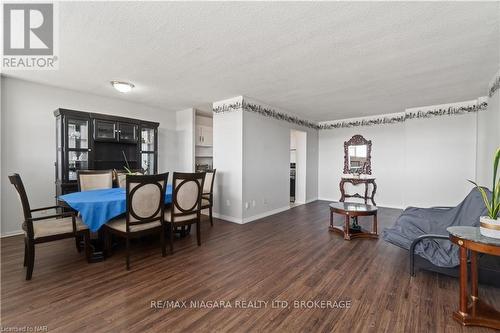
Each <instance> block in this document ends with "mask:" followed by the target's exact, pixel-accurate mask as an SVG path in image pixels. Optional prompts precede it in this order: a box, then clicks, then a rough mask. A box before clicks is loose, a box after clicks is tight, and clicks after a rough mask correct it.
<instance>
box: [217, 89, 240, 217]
mask: <svg viewBox="0 0 500 333" xmlns="http://www.w3.org/2000/svg"><path fill="white" fill-rule="evenodd" d="M234 100H241V98H236V99H231V100H227V101H221V102H219V103H214V107H216V106H217V105H218V104H222V103H225V102H228V103H230V102H231V101H234ZM213 129H214V132H213V135H214V136H213V141H214V142H213V154H214V155H213V158H214V168H216V169H217V174H216V176H215V182H214V207H213V212H214V216H217V217H219V218H222V219H224V220H227V221H231V222H237V223H241V221H242V218H243V211H242V202H243V111H241V110H239V111H232V112H227V113H223V114H214V118H213Z"/></svg>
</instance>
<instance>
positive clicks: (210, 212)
mask: <svg viewBox="0 0 500 333" xmlns="http://www.w3.org/2000/svg"><path fill="white" fill-rule="evenodd" d="M208 213H209V216H210V225H211V226H212V227H213V226H214V219H213V218H212V206H210V207H209V208H208Z"/></svg>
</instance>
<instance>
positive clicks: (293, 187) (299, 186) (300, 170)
mask: <svg viewBox="0 0 500 333" xmlns="http://www.w3.org/2000/svg"><path fill="white" fill-rule="evenodd" d="M306 167H307V132H304V131H298V130H290V206H297V205H302V204H305V203H306V175H307V172H306V171H307V168H306Z"/></svg>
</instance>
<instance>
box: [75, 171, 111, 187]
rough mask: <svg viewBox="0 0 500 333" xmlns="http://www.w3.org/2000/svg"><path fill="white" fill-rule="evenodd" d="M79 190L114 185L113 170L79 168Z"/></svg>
mask: <svg viewBox="0 0 500 333" xmlns="http://www.w3.org/2000/svg"><path fill="white" fill-rule="evenodd" d="M77 181H78V191H80V192H81V191H90V190H100V189H105V188H112V187H113V172H112V171H111V170H78V171H77Z"/></svg>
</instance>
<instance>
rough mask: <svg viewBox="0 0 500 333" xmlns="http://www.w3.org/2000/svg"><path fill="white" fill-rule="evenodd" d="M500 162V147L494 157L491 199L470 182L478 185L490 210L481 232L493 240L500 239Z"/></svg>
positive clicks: (483, 217)
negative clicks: (499, 177)
mask: <svg viewBox="0 0 500 333" xmlns="http://www.w3.org/2000/svg"><path fill="white" fill-rule="evenodd" d="M499 161H500V147H499V148H498V149H497V151H496V152H495V155H494V156H493V187H492V188H491V199H489V198H488V195H487V194H486V191H485V190H484V188H482V187H481V186H479V185H477V184H476V183H475V182H473V181H471V180H469V181H470V182H471V183H472V184H474V185H476V187H477V189H478V190H479V192H481V195H482V197H483V200H484V204H485V206H486V208H487V209H488V216H481V217H480V218H479V221H480V227H479V229H480V232H481V234H482V235H484V236H487V237H492V238H500V217H499V211H500V179H499V180H498V181H497V171H498V164H499Z"/></svg>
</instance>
